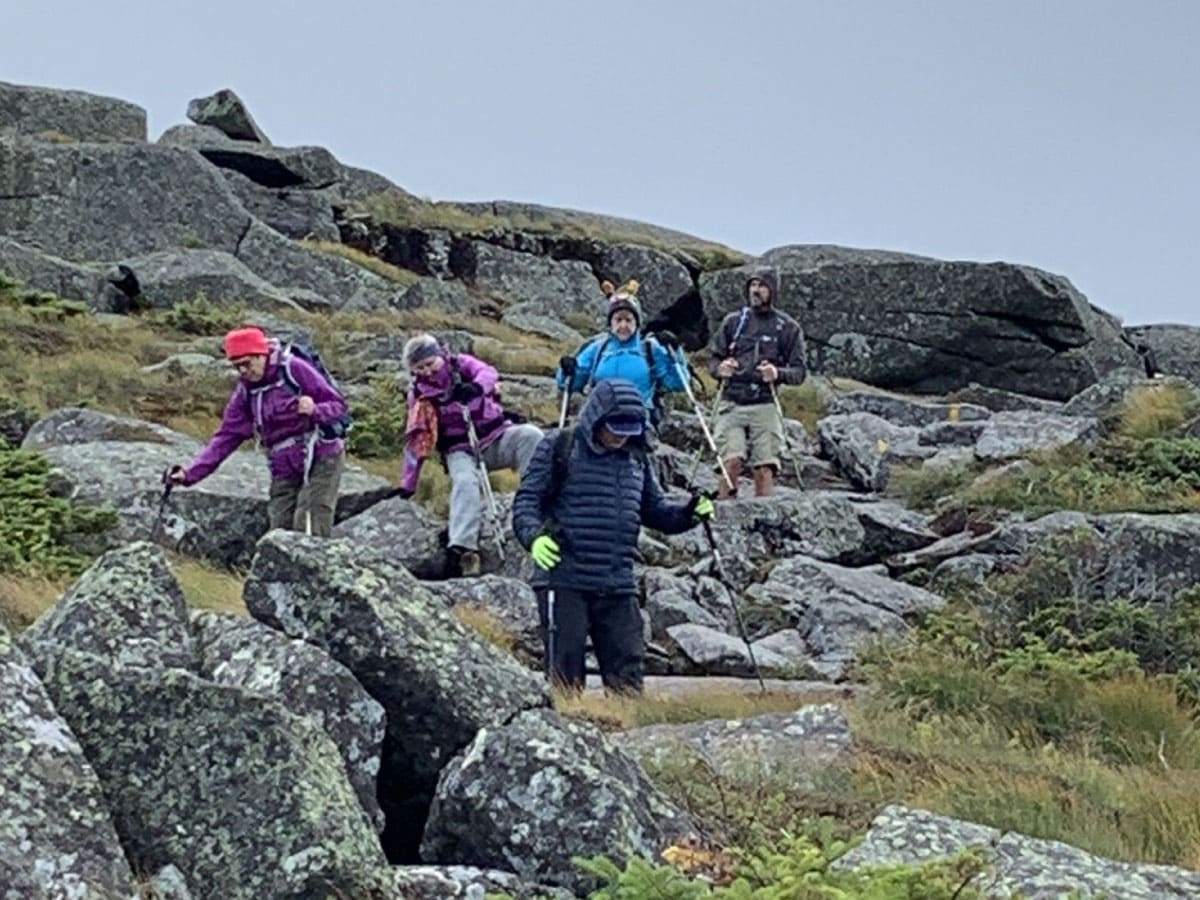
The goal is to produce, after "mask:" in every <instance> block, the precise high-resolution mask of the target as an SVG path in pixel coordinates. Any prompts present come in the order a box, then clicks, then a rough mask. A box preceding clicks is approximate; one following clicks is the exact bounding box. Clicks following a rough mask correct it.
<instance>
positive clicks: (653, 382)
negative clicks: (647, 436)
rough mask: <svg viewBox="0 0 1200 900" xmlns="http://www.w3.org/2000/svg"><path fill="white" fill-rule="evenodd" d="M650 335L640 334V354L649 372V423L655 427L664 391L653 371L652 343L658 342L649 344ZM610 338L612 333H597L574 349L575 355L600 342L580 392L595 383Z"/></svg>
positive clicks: (659, 416)
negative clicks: (644, 358) (644, 359)
mask: <svg viewBox="0 0 1200 900" xmlns="http://www.w3.org/2000/svg"><path fill="white" fill-rule="evenodd" d="M652 337H653V335H650V334H643V335H641V341H642V355H643V356H644V357H646V369H647V371H649V373H650V396H651V401H650V419H651V424H652V425H655V427H657V425H658V423H659V422H660V421H661V420H662V414H663V404H662V395H663V393H664V392H663V389H662V383H661V382H660V381H659V379H658V376H657V375H656V374H655V372H654V344H657V343H658V339H657V338H654V344H651V343H650V339H651V338H652ZM611 339H612V335H611V334H609V333H605V334H598V335H596V337H594V338H592V339H591V340H590V341H588V342H587V343H586V344H584V345H583V346H582V347H580V348H579V350H578V351H576V354H575V355H576V356H578V355H579V354H580V353H582V352H583V351H584V350H585V349H586V348H587V347H588V346H590V345H592V344H595V343H597V342H601V343H600V347H599V349H598V350H596V355H595V356H594V357H592V368H591V370H590V371H589V372H588V377H587V381H585V382H584V383H583V390H582V392H581V393H586V392H587V391H588V390H589V389H591V387H592V385H593V384H595V383H596V369H598V368H599V367H600V362H601V358H602V357H603V356H604V348H605V347H607V346H608V342H609V341H610V340H611Z"/></svg>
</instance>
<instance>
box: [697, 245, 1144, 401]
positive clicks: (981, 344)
mask: <svg viewBox="0 0 1200 900" xmlns="http://www.w3.org/2000/svg"><path fill="white" fill-rule="evenodd" d="M762 262H765V263H769V264H772V265H775V266H777V267H778V268H779V270H780V274H781V294H782V296H781V297H780V303H779V306H780V308H781V309H783V310H784V311H785V312H788V313H790V314H791V315H793V316H795V317H796V318H797V319H798V320H799V321H800V322H801V323H802V324H803V326H804V331H805V336H806V337H807V339H808V352H809V363H810V366H811V367H812V368H813V369H815V370H817V371H822V372H825V373H827V374H834V375H843V376H847V377H850V378H855V379H858V380H859V381H865V382H867V383H868V384H872V385H876V386H878V387H884V388H890V389H895V390H910V391H916V392H920V393H940V392H945V391H948V390H953V389H955V388H960V387H965V386H966V385H968V384H969V383H971V382H973V381H974V382H978V383H979V384H982V385H986V386H988V387H998V388H1002V389H1005V390H1010V391H1016V392H1019V393H1026V394H1033V395H1035V396H1042V397H1048V398H1050V399H1066V398H1068V397H1070V396H1072V395H1073V394H1075V393H1077V392H1078V391H1080V390H1082V389H1083V388H1084V387H1087V386H1088V385H1089V384H1093V383H1095V382H1096V381H1097V380H1098V379H1099V378H1100V377H1101V376H1102V375H1104V374H1105V373H1106V372H1108V371H1111V370H1113V369H1116V368H1120V367H1122V366H1135V367H1136V366H1140V362H1139V360H1138V358H1137V354H1136V353H1135V352H1134V350H1133V349H1132V348H1131V347H1129V346H1128V345H1127V344H1126V343H1125V342H1124V341H1123V340H1122V334H1121V329H1120V325H1119V323H1117V322H1116V321H1115V320H1114V319H1112V318H1111V317H1109V316H1107V315H1105V314H1103V313H1100V312H1099V311H1097V310H1095V309H1093V308H1092V307H1091V306H1090V305H1089V304H1088V302H1087V299H1086V298H1085V297H1084V296H1083V295H1082V294H1081V293H1080V292H1079V291H1078V290H1076V289H1075V287H1074V286H1073V285H1072V284H1071V283H1070V281H1068V280H1067V279H1066V278H1063V277H1062V276H1059V275H1052V274H1050V273H1047V272H1043V271H1040V270H1038V269H1034V268H1031V267H1028V266H1017V265H1011V264H1009V263H973V262H947V261H943V260H936V259H928V258H925V257H918V256H908V255H905V254H896V253H886V252H882V251H872V250H856V249H850V248H843V247H827V246H803V245H801V246H789V247H780V248H777V249H775V250H771V251H769V252H768V253H766V254H765V255H764V257H763V259H762ZM749 271H750V268H749V267H743V268H740V269H725V270H722V271H719V272H715V273H710V274H707V275H704V276H701V279H700V292H701V296H702V298H703V300H704V309H705V313H706V315H707V317H708V320H709V324H710V327H715V326H716V324H717V323H719V321H720V319H721V317H722V316H723V315H725V314H726V313H727V312H729V311H731V310H732V309H735V308H737V307H738V306H740V305H741V304H743V303H744V302H745V300H744V296H743V286H744V283H745V279H746V277H747V275H748V273H749Z"/></svg>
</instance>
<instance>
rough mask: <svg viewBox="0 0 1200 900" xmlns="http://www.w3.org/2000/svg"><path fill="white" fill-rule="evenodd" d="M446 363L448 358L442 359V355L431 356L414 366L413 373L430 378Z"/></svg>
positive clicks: (419, 376)
mask: <svg viewBox="0 0 1200 900" xmlns="http://www.w3.org/2000/svg"><path fill="white" fill-rule="evenodd" d="M445 364H446V360H444V359H442V357H441V356H430V357H428V358H426V359H423V360H421V361H420V362H419V363H417V364H416V365H415V366H413V369H412V370H413V374H414V375H416V376H417V377H418V378H429V377H430V376H432V375H436V374H437V373H438V371H439V370H440V369H441V368H442V366H444V365H445Z"/></svg>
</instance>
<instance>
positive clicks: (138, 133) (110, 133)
mask: <svg viewBox="0 0 1200 900" xmlns="http://www.w3.org/2000/svg"><path fill="white" fill-rule="evenodd" d="M5 132H15V133H17V134H21V135H28V136H30V137H34V138H42V139H44V140H51V141H66V140H72V141H144V140H146V111H145V110H144V109H142V108H141V107H140V106H137V105H135V104H133V103H129V102H128V101H126V100H118V99H117V98H115V97H104V96H101V95H99V94H89V93H86V92H85V91H64V90H60V89H58V88H45V87H32V86H30V85H24V84H9V83H7V82H4V81H0V134H3V133H5Z"/></svg>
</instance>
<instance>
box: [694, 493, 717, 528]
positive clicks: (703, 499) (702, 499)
mask: <svg viewBox="0 0 1200 900" xmlns="http://www.w3.org/2000/svg"><path fill="white" fill-rule="evenodd" d="M690 505H691V507H692V518H693V519H695V520H696V521H697V522H705V521H708V520H709V519H711V518H712V517H713V516H715V515H716V514H717V509H716V507H715V506H713V502H712V497H709V496H708V495H707V494H695V495H693V496H692V502H691V504H690Z"/></svg>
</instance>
